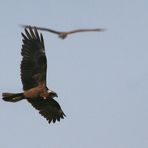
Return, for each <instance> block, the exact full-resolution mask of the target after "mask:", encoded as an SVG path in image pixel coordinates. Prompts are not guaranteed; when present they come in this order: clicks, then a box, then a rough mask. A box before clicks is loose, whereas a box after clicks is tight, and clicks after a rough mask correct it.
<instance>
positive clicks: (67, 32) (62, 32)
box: [21, 25, 106, 39]
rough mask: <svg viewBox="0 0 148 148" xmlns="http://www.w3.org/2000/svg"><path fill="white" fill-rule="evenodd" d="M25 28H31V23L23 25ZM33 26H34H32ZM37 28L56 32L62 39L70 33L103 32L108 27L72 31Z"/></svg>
mask: <svg viewBox="0 0 148 148" xmlns="http://www.w3.org/2000/svg"><path fill="white" fill-rule="evenodd" d="M21 26H22V27H24V28H30V26H29V25H21ZM31 27H32V28H33V26H31ZM36 28H37V29H38V30H41V31H48V32H51V33H54V34H57V35H58V36H59V37H60V38H61V39H65V38H66V37H67V36H68V35H70V34H74V33H79V32H101V31H105V30H106V29H103V28H95V29H75V30H71V31H56V30H53V29H49V28H45V27H37V26H36Z"/></svg>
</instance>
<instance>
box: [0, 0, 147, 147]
mask: <svg viewBox="0 0 148 148" xmlns="http://www.w3.org/2000/svg"><path fill="white" fill-rule="evenodd" d="M147 7H148V1H147V0H62V1H58V0H42V1H35V0H25V1H20V0H13V1H8V0H2V1H1V2H0V19H1V21H0V22H1V23H0V26H1V27H0V41H1V49H0V51H1V54H0V68H1V77H0V84H1V87H0V88H1V89H0V93H2V92H21V91H22V84H21V81H20V69H19V67H20V61H21V55H20V51H21V44H22V41H21V40H22V37H21V32H23V28H21V27H20V26H19V25H20V24H27V25H37V26H43V27H49V28H52V29H57V30H60V31H63V30H64V31H65V30H71V29H77V28H96V27H100V28H106V29H107V31H105V32H100V33H81V34H74V35H72V36H69V37H68V38H67V39H65V40H61V39H59V38H58V37H57V36H55V35H53V34H50V33H46V32H43V36H44V40H45V47H46V53H47V58H48V74H47V75H48V78H47V83H48V87H49V88H51V89H53V90H54V91H56V92H57V94H58V96H59V97H58V98H56V100H57V101H58V102H59V103H60V105H61V107H62V109H63V110H64V112H65V114H66V115H67V117H66V118H65V119H64V120H61V122H57V123H55V124H48V122H47V121H46V120H45V119H44V118H43V117H41V116H40V115H39V114H38V111H37V110H35V109H34V108H33V107H32V106H31V105H30V104H29V103H28V102H26V101H25V100H24V101H21V102H18V103H15V104H14V103H8V102H4V101H3V100H1V101H0V117H1V119H0V121H1V123H0V147H1V148H27V147H28V148H148V41H147V40H148V16H147V14H148V9H147Z"/></svg>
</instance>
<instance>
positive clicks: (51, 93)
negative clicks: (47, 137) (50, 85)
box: [48, 90, 58, 98]
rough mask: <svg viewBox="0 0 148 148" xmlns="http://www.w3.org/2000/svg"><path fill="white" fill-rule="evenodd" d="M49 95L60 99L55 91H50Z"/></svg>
mask: <svg viewBox="0 0 148 148" xmlns="http://www.w3.org/2000/svg"><path fill="white" fill-rule="evenodd" d="M48 94H49V96H50V97H51V98H54V97H58V95H57V93H56V92H54V91H53V90H48Z"/></svg>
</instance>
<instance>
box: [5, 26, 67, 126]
mask: <svg viewBox="0 0 148 148" xmlns="http://www.w3.org/2000/svg"><path fill="white" fill-rule="evenodd" d="M22 37H23V40H22V41H23V44H22V52H21V55H22V57H23V58H22V62H21V80H22V84H23V90H24V91H23V92H22V93H3V94H2V96H3V100H5V101H8V102H17V101H20V100H23V99H26V100H27V101H28V102H29V103H31V104H32V106H33V107H34V108H36V109H37V110H39V113H40V114H41V115H42V116H43V117H45V118H46V119H47V120H48V122H49V123H50V122H53V123H55V122H56V121H60V119H61V118H64V116H65V114H64V112H63V111H62V109H61V107H60V105H59V104H58V102H56V101H55V100H54V99H53V98H54V97H57V94H56V92H54V91H52V90H50V89H48V87H47V85H46V71H47V59H46V55H45V47H44V39H43V36H42V34H39V33H38V31H37V29H36V28H35V27H34V28H32V27H29V29H26V28H25V34H24V33H22Z"/></svg>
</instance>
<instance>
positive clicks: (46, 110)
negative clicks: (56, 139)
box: [27, 97, 65, 123]
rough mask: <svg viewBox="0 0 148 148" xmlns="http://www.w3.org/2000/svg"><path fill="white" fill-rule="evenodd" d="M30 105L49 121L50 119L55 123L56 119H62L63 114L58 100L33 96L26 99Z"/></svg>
mask: <svg viewBox="0 0 148 148" xmlns="http://www.w3.org/2000/svg"><path fill="white" fill-rule="evenodd" d="M27 100H28V101H29V102H30V103H31V104H32V106H33V107H34V108H35V109H37V110H39V113H40V114H41V115H42V116H43V117H44V118H46V119H47V120H48V122H49V123H50V122H51V121H52V122H53V123H55V122H56V121H60V119H63V118H64V116H65V114H64V112H63V111H62V109H61V107H60V105H59V104H58V102H56V101H55V100H54V99H52V98H47V99H43V98H40V97H38V98H35V99H27Z"/></svg>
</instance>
